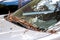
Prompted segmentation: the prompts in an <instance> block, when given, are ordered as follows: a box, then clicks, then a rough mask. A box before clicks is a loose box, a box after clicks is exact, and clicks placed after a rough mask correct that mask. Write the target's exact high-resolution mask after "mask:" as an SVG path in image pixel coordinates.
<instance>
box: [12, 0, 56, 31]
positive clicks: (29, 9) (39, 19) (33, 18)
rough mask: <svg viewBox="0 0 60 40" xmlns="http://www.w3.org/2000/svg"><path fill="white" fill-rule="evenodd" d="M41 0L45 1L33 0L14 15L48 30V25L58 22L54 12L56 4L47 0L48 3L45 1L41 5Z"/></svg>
mask: <svg viewBox="0 0 60 40" xmlns="http://www.w3.org/2000/svg"><path fill="white" fill-rule="evenodd" d="M41 2H43V1H41V0H37V1H36V0H33V1H31V2H29V3H28V4H26V5H25V6H23V7H21V8H20V9H19V10H17V11H16V12H14V14H13V15H14V16H16V17H18V18H21V19H23V20H25V21H27V22H28V23H31V24H32V25H33V26H34V27H37V28H42V29H46V30H47V29H48V27H50V26H53V25H54V24H55V23H56V22H57V19H56V15H55V13H54V9H55V7H56V4H49V3H48V2H47V4H48V5H46V4H45V3H44V5H40V4H41ZM44 2H45V1H44Z"/></svg>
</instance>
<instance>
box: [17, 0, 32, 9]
mask: <svg viewBox="0 0 60 40" xmlns="http://www.w3.org/2000/svg"><path fill="white" fill-rule="evenodd" d="M30 1H31V0H19V1H18V2H19V4H18V5H19V8H20V7H22V6H24V5H26V4H27V3H29V2H30Z"/></svg>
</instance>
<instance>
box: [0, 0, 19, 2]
mask: <svg viewBox="0 0 60 40" xmlns="http://www.w3.org/2000/svg"><path fill="white" fill-rule="evenodd" d="M0 1H3V0H0ZM13 1H18V0H5V1H4V2H13Z"/></svg>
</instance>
